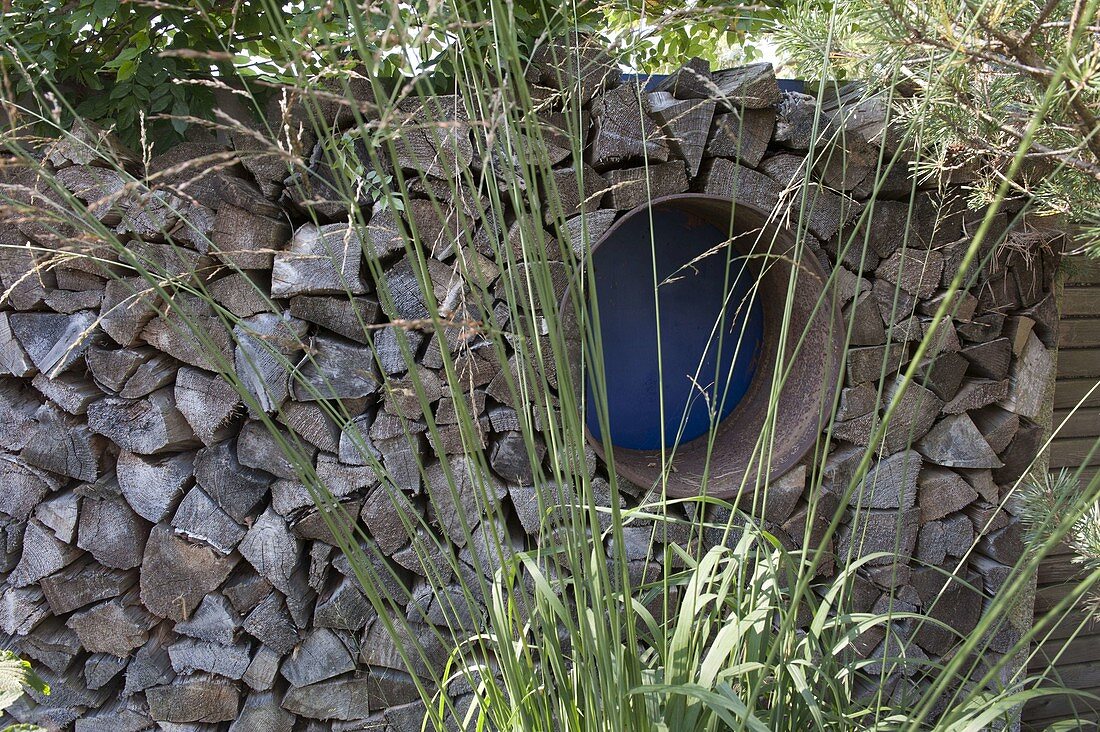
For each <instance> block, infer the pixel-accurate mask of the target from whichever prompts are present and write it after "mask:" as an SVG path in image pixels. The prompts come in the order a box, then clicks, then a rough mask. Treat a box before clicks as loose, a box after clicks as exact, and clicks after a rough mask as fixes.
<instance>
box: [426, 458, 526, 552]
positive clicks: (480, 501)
mask: <svg viewBox="0 0 1100 732" xmlns="http://www.w3.org/2000/svg"><path fill="white" fill-rule="evenodd" d="M448 464H449V467H450V471H449V472H450V475H451V478H452V479H453V481H454V488H453V490H452V487H451V482H450V481H449V480H448V478H447V472H448V471H446V470H445V469H444V468H443V466H442V465H441V464H440V463H435V464H433V465H431V466H429V467H428V468H427V470H426V471H425V480H426V481H427V487H428V495H429V497H430V500H431V505H432V508H434V509H435V520H436V521H437V522H438V523H439V527H440V529H442V531H443V533H444V535H445V536H446V537H447V538H449V539H450V540H451V542H452V543H453V544H454V545H455V546H457V547H460V548H461V547H463V546H465V545H466V539H467V536H466V534H465V532H464V531H463V524H465V526H466V528H467V529H469V530H471V531H472V530H473V529H474V528H475V527H476V526H477V524H478V522H479V521H480V520H481V519H480V517H481V516H482V515H489V514H491V513H492V512H493V511H494V510H495V508H496V506H498V505H499V503H500V500H501V499H502V498H503V497H504V496H505V495H507V493H508V489H507V487H506V486H505V485H504V483H503V482H502V481H500V480H499V479H497V478H496V477H494V476H492V475H491V474H489V473H488V472H487V471H482V470H480V469H479V468H478V467H477V463H476V462H474V461H472V460H470V459H469V458H466V457H453V458H451V459H450V460H449V461H448Z"/></svg>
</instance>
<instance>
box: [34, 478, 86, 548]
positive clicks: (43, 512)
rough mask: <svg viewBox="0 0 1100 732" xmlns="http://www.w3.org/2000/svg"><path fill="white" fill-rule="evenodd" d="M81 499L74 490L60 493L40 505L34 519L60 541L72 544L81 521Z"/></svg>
mask: <svg viewBox="0 0 1100 732" xmlns="http://www.w3.org/2000/svg"><path fill="white" fill-rule="evenodd" d="M80 498H81V497H80V494H79V493H78V492H77V491H74V490H69V491H65V492H63V493H59V494H57V495H55V496H52V497H51V498H49V499H47V500H45V501H42V502H41V503H39V504H38V505H37V506H36V507H35V509H34V517H35V518H36V519H38V520H39V521H41V522H42V525H43V526H46V527H48V528H49V529H50V530H51V531H53V534H54V536H56V537H57V538H58V539H59V540H61V541H63V542H65V543H66V544H72V543H73V541H74V540H75V539H76V526H77V521H79V519H80Z"/></svg>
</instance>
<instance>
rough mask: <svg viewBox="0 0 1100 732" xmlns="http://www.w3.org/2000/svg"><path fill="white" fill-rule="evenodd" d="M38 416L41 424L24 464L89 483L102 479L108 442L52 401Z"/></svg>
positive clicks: (27, 448) (30, 441) (23, 454)
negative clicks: (100, 477)
mask: <svg viewBox="0 0 1100 732" xmlns="http://www.w3.org/2000/svg"><path fill="white" fill-rule="evenodd" d="M89 409H90V407H89ZM34 416H35V421H36V422H37V424H36V425H35V426H34V427H33V428H32V430H31V433H30V439H28V440H27V444H26V446H24V447H23V449H22V451H21V452H20V453H19V455H20V457H22V458H23V460H24V461H26V462H27V463H28V464H30V465H33V466H35V467H37V468H42V469H43V470H48V471H50V472H51V473H57V474H59V475H67V476H69V477H70V478H76V479H77V480H82V481H85V482H89V483H91V482H94V481H95V480H97V479H98V478H99V476H100V474H101V472H102V470H103V467H104V465H103V461H104V459H105V450H106V447H107V445H106V440H104V439H103V438H102V437H100V436H99V435H97V434H94V433H93V430H92V429H91V428H90V427H89V425H86V424H84V423H83V421H81V420H78V419H77V418H75V417H72V416H70V415H68V414H65V413H64V412H63V411H61V410H60V409H59V408H58V407H57V406H56V405H54V404H52V403H51V402H46V403H45V404H43V405H42V406H41V407H40V408H39V409H38V411H37V412H35V415H34Z"/></svg>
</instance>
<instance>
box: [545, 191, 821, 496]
mask: <svg viewBox="0 0 1100 732" xmlns="http://www.w3.org/2000/svg"><path fill="white" fill-rule="evenodd" d="M591 253H592V258H591V262H592V275H593V278H594V281H595V297H594V298H591V293H589V295H590V300H589V303H588V310H589V315H590V316H592V315H596V316H598V317H597V318H596V320H598V322H599V330H600V343H601V347H602V358H603V371H602V375H603V376H604V381H603V382H602V385H601V386H602V389H604V390H605V393H606V397H607V404H608V414H607V417H608V422H607V428H608V432H609V435H607V436H606V437H607V438H609V439H605V436H604V435H603V434H602V431H601V429H600V427H601V423H600V422H599V420H598V418H597V415H598V411H597V410H598V407H597V405H596V403H595V401H596V400H595V398H594V392H595V393H596V394H598V393H600V391H599V390H598V389H596V388H595V385H594V384H593V381H592V380H591V379H590V378H588V377H587V376H586V377H585V379H584V381H582V379H581V373H580V370H581V363H582V361H583V360H584V359H582V357H581V350H582V343H584V342H586V339H585V338H584V337H582V333H581V330H580V329H579V325H580V324H579V323H578V322H577V320H576V314H577V313H576V312H575V311H574V309H573V306H572V303H573V300H572V296H571V295H570V292H566V293H565V297H564V299H563V301H562V308H563V322H564V323H565V326H566V337H567V339H568V341H569V342H570V343H571V346H570V348H572V349H573V356H572V369H571V379H572V381H571V383H572V388H573V389H574V390H578V391H579V392H583V393H577V396H578V398H583V403H584V404H585V410H586V412H585V415H584V417H585V425H586V428H587V429H586V431H587V433H588V438H589V442H590V443H591V445H592V447H593V449H594V450H595V451H596V453H597V454H598V455H599V456H600V457H601V458H604V459H607V458H608V455H607V453H606V451H607V450H611V451H613V453H614V458H615V469H616V470H617V471H618V472H619V474H621V475H623V476H624V477H626V478H628V479H630V480H631V481H633V482H635V483H637V484H639V485H641V486H643V487H651V486H658V485H660V486H662V487H663V489H664V490H665V492H666V493H667V495H670V496H689V495H697V494H699V493H701V492H704V491H705V492H706V493H707V494H709V495H712V496H716V497H719V498H731V497H734V496H735V495H737V494H738V493H740V491H741V490H743V489H744V488H745V487H746V486H747V487H748V489H749V490H752V488H753V486H754V485H755V478H756V476H757V475H762V474H765V473H766V474H768V475H771V476H778V475H782V474H783V473H784V472H786V471H787V470H788V469H790V468H791V467H793V466H794V465H795V463H797V462H798V461H799V460H801V459H802V457H803V456H804V455H805V454H806V452H807V451H808V450H809V449H810V447H812V446H813V444H814V441H815V440H816V439H817V438H818V436H819V434H820V431H821V425H822V424H823V423H824V421H825V420H826V419H827V416H828V411H829V410H828V407H829V404H830V401H829V400H828V399H827V398H826V397H827V395H828V394H830V393H831V392H830V391H829V389H828V388H829V387H833V386H835V384H836V380H837V378H838V374H839V368H840V355H841V352H842V340H843V328H842V327H841V321H840V316H839V313H838V312H837V309H836V307H835V305H834V304H833V303H832V302H831V299H830V298H828V297H825V293H824V291H823V290H824V285H825V282H826V281H827V279H828V277H827V275H826V274H825V272H824V271H823V270H822V268H821V265H820V263H819V262H818V261H817V258H816V257H815V256H813V254H812V252H810V251H809V250H807V249H804V248H803V247H799V246H796V241H795V238H794V236H793V235H792V234H791V232H790V231H789V230H788V229H786V228H782V227H779V226H777V225H776V224H775V222H774V221H773V220H772V219H771V218H770V217H769V213H768V212H765V211H762V210H760V209H758V208H757V207H755V206H753V205H752V204H743V203H735V202H734V201H731V200H730V199H728V198H723V197H720V196H711V195H704V194H679V195H674V196H666V197H663V198H658V199H655V200H654V201H652V203H651V204H650V205H649V206H641V207H639V208H637V209H634V210H633V211H630V212H628V213H626V214H624V215H623V216H622V217H620V218H619V219H618V220H617V221H616V222H615V224H614V225H613V226H612V227H611V228H610V229H608V231H607V232H606V233H605V234H604V235H603V236H602V237H601V238H600V240H599V241H597V242H596V243H595V244H593V245H592V247H591ZM580 282H581V281H580V280H578V281H577V282H575V283H574V285H573V286H580V284H579V283H580ZM655 293H656V294H655ZM593 299H594V301H595V302H594V303H593V302H592V300H593ZM593 304H594V305H595V307H594V308H593ZM658 319H659V320H660V327H659V328H658V326H657V323H658ZM588 322H589V323H590V324H591V323H592V322H594V321H593V318H591V317H589V318H588ZM658 333H659V334H660V354H661V359H660V362H661V366H660V368H658V363H659V362H658V358H657V353H658V350H657V340H658ZM593 370H594V369H590V370H589V371H590V372H591V371H593ZM590 375H591V374H590ZM776 375H782V379H781V380H779V383H778V384H776V383H775V382H776V381H777V379H775V377H776ZM596 378H598V377H596ZM662 390H663V391H664V410H663V411H662V410H661V403H662V399H661V392H662ZM584 397H587V398H584ZM762 436H763V437H765V438H766V444H762V442H761V437H762Z"/></svg>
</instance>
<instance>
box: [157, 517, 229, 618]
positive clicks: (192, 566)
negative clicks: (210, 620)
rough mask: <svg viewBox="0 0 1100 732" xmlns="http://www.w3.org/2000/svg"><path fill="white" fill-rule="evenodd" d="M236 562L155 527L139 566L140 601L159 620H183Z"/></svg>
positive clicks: (165, 526) (163, 526)
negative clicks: (160, 618) (159, 618)
mask: <svg viewBox="0 0 1100 732" xmlns="http://www.w3.org/2000/svg"><path fill="white" fill-rule="evenodd" d="M237 560H238V558H237V557H236V556H235V555H230V556H227V557H225V556H220V555H218V554H217V553H216V552H215V551H214V550H213V549H210V548H209V547H205V546H199V545H197V544H191V543H190V542H188V541H187V540H186V539H183V538H181V537H178V536H176V535H175V534H174V532H173V531H172V527H171V526H169V525H168V524H163V523H162V524H157V525H156V526H154V527H153V530H152V531H151V532H150V534H149V541H148V543H147V544H146V545H145V557H144V559H143V560H142V563H141V601H142V603H144V604H145V607H147V608H149V610H150V612H152V613H153V614H155V615H157V616H159V617H162V618H171V619H172V620H177V621H179V620H184V619H186V618H187V617H188V616H190V615H191V613H192V611H194V609H195V608H196V607H198V605H199V603H200V602H201V601H202V598H203V596H204V595H206V593H208V592H212V591H214V590H215V589H217V588H218V586H220V585H221V583H222V582H224V581H225V578H226V577H228V576H229V573H230V572H231V571H232V570H233V567H234V565H236V563H237Z"/></svg>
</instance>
